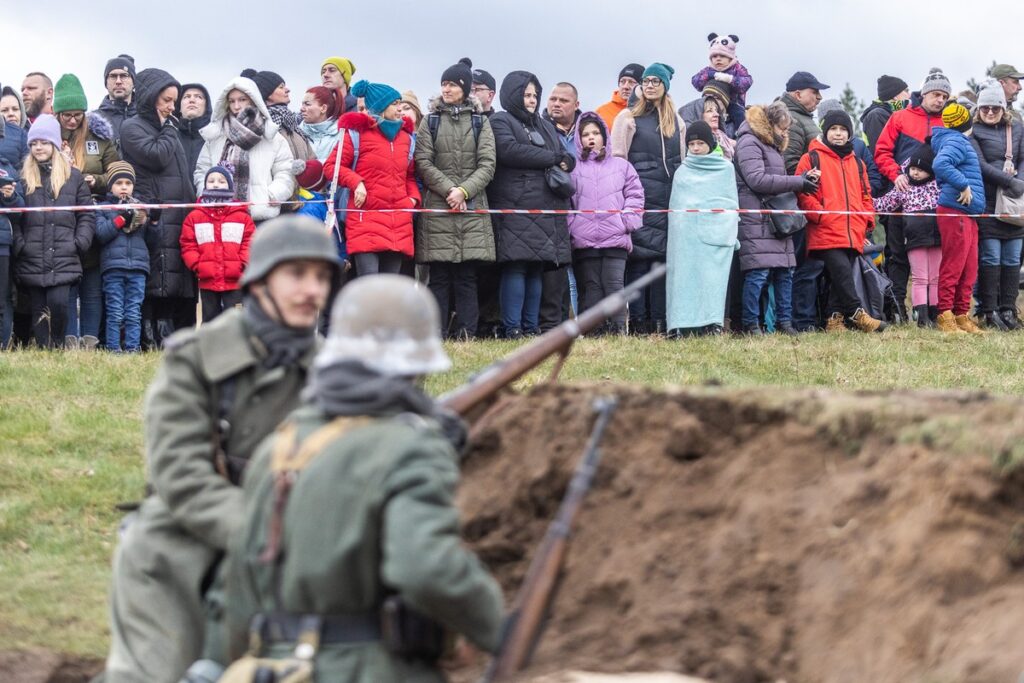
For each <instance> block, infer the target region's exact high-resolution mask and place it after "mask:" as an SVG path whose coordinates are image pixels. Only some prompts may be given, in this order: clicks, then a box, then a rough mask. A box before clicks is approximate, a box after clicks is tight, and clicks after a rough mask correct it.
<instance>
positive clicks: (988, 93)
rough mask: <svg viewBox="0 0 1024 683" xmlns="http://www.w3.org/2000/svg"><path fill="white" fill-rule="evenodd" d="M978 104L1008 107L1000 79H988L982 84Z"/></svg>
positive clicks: (981, 105) (980, 105)
mask: <svg viewBox="0 0 1024 683" xmlns="http://www.w3.org/2000/svg"><path fill="white" fill-rule="evenodd" d="M977 106H979V107H1001V108H1003V109H1006V95H1005V93H1003V86H1002V85H1000V84H999V81H995V80H988V81H985V82H984V83H982V84H981V90H979V91H978V105H977Z"/></svg>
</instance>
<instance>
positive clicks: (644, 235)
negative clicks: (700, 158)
mask: <svg viewBox="0 0 1024 683" xmlns="http://www.w3.org/2000/svg"><path fill="white" fill-rule="evenodd" d="M674 73H675V70H674V69H673V68H672V67H670V66H668V65H667V64H660V63H657V62H655V63H654V64H651V65H650V66H649V67H647V69H645V70H644V74H643V79H642V80H641V82H640V88H639V90H638V95H637V99H636V102H635V103H634V104H632V105H631V106H630V107H629V108H628V109H624V110H622V111H621V112H619V114H618V116H616V117H615V124H614V125H613V126H612V135H611V137H612V154H613V155H615V156H617V157H622V158H623V159H627V160H628V161H629V162H630V163H631V164H633V167H634V168H636V172H637V174H638V175H639V176H640V182H641V184H642V185H643V186H644V209H646V210H648V211H650V210H658V209H661V210H664V209H667V208H668V204H669V198H670V197H671V195H672V175H673V174H674V173H675V172H676V169H677V168H679V165H680V164H681V163H682V160H683V157H684V156H686V142H685V140H686V138H685V135H684V131H685V128H686V126H685V125H684V124H683V120H682V119H681V118H679V116H678V114H676V106H675V104H674V103H673V102H672V98H671V97H670V96H669V94H668V89H669V85H670V83H671V81H672V75H673V74H674ZM632 237H633V251H632V252H631V253H630V255H629V260H628V261H627V263H626V284H627V285H628V284H630V283H631V282H634V281H636V280H638V279H640V278H641V277H643V276H644V275H646V274H647V273H648V272H649V271H650V270H651V268H653V267H654V266H655V264H658V263H664V262H665V249H666V246H667V244H668V214H665V213H645V214H644V224H643V227H641V228H640V229H639V230H637V231H636V232H635V233H633V236H632ZM629 326H630V331H631V332H633V333H641V334H644V333H654V334H664V333H665V281H664V280H659V281H658V282H657V283H655V284H653V285H650V286H649V287H647V288H646V290H645V291H644V292H643V294H642V295H641V296H640V297H638V298H637V299H636V300H635V301H633V302H631V303H630V305H629Z"/></svg>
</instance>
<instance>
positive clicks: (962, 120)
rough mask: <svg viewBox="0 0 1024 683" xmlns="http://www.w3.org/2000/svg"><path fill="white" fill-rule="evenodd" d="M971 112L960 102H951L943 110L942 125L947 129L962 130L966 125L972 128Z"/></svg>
mask: <svg viewBox="0 0 1024 683" xmlns="http://www.w3.org/2000/svg"><path fill="white" fill-rule="evenodd" d="M970 121H971V112H969V111H967V107H965V106H964V105H962V104H960V103H959V102H950V103H949V104H947V105H946V108H945V109H943V110H942V123H943V125H945V126H946V128H954V129H956V130H961V129H963V127H964V126H965V125H967V127H970Z"/></svg>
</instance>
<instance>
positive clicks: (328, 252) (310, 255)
mask: <svg viewBox="0 0 1024 683" xmlns="http://www.w3.org/2000/svg"><path fill="white" fill-rule="evenodd" d="M299 260H310V261H326V262H327V263H329V264H331V266H332V267H333V268H334V272H335V275H337V274H338V273H340V272H341V260H340V259H339V258H338V249H337V247H335V246H334V240H332V239H331V236H330V235H329V234H328V233H327V229H326V228H325V227H324V224H323V223H321V222H320V221H318V220H316V219H315V218H311V217H310V216H301V215H289V216H279V217H278V218H274V219H272V220H269V221H267V222H266V223H264V224H263V225H261V226H260V227H258V228H256V233H255V234H254V235H253V238H252V244H251V245H250V247H249V265H248V266H247V267H246V269H245V272H244V273H242V278H241V280H239V282H238V284H239V286H241V287H247V286H248V285H251V284H252V283H254V282H259V281H260V280H262V279H263V278H265V277H267V275H269V274H270V271H272V270H273V269H274V268H276V267H278V266H279V265H281V264H282V263H285V262H286V261H299Z"/></svg>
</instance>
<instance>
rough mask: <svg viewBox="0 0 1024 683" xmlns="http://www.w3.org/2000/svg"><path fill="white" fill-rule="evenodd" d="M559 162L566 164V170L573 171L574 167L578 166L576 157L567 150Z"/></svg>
mask: <svg viewBox="0 0 1024 683" xmlns="http://www.w3.org/2000/svg"><path fill="white" fill-rule="evenodd" d="M558 163H559V164H565V170H566V171H569V172H570V173H571V172H572V169H574V168H576V157H574V156H573V155H572V154H569V153H568V152H566V153H565V154H563V155H562V158H561V159H559V160H558Z"/></svg>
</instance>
